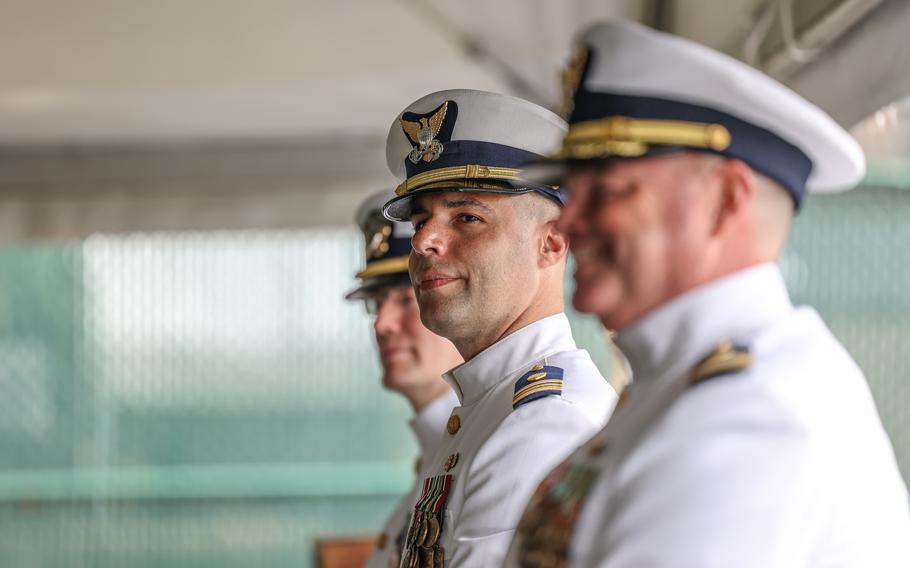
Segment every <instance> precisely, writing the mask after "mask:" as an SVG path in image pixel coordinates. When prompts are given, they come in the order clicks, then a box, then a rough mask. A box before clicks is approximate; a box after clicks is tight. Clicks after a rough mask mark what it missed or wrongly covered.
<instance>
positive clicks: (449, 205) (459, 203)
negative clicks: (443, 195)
mask: <svg viewBox="0 0 910 568" xmlns="http://www.w3.org/2000/svg"><path fill="white" fill-rule="evenodd" d="M444 205H445V208H446V209H456V208H458V207H467V206H471V207H479V208H481V209H483V210H484V211H492V209H490V207H489V206H488V205H487V204H485V203H483V202H482V201H478V200H476V199H472V198H470V197H465V198H462V199H447V200H446V201H445V204H444Z"/></svg>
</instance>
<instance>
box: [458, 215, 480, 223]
mask: <svg viewBox="0 0 910 568" xmlns="http://www.w3.org/2000/svg"><path fill="white" fill-rule="evenodd" d="M458 220H459V221H461V222H462V223H477V222H478V221H480V217H475V216H474V215H468V214H467V213H462V214H461V215H459V216H458Z"/></svg>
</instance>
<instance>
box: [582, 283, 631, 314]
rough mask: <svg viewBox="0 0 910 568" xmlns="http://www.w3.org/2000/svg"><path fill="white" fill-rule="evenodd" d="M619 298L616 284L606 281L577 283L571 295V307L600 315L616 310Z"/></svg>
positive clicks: (585, 312)
mask: <svg viewBox="0 0 910 568" xmlns="http://www.w3.org/2000/svg"><path fill="white" fill-rule="evenodd" d="M619 300H620V294H619V291H618V290H617V288H616V286H611V285H609V284H608V283H606V282H599V283H587V284H578V285H577V286H576V288H575V293H574V294H573V295H572V307H574V308H575V309H576V310H577V311H579V312H581V313H584V314H593V315H595V316H598V317H602V316H607V315H609V314H610V313H612V312H614V311H616V309H617V307H619V303H620V301H619Z"/></svg>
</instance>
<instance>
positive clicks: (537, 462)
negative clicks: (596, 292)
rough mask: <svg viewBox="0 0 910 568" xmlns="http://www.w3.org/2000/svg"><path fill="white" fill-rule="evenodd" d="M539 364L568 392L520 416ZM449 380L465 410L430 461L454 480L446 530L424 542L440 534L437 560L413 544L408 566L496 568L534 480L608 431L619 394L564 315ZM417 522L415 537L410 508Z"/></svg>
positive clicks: (531, 328) (527, 330) (459, 410)
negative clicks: (416, 551) (416, 552)
mask: <svg viewBox="0 0 910 568" xmlns="http://www.w3.org/2000/svg"><path fill="white" fill-rule="evenodd" d="M542 367H543V368H544V369H549V370H550V371H544V372H551V375H552V370H553V369H561V370H562V373H561V375H562V383H563V384H562V392H561V394H559V393H557V394H555V395H549V396H544V397H542V398H537V399H536V400H533V401H530V402H527V403H525V404H517V405H516V408H514V409H513V400H514V398H517V397H519V396H520V395H518V394H517V393H516V392H515V387H516V383H520V382H521V381H522V378H524V379H527V378H528V377H529V375H528V373H529V372H533V370H534V369H537V370H539V369H541V368H542ZM556 373H557V374H559V372H558V371H557V372H556ZM541 374H543V373H541ZM444 377H445V379H446V380H447V381H448V382H449V383H450V384H451V385H452V388H453V389H454V390H455V392H456V393H457V395H458V398H459V400H460V401H461V406H459V407H456V408H455V409H454V410H453V412H452V417H451V418H450V419H449V422H448V424H447V433H446V435H445V436H444V439H443V441H442V443H441V444H440V446H439V447H438V448H437V451H436V452H435V455H434V456H433V457H432V458H431V460H430V461H429V463H428V472H429V473H428V474H427V476H428V478H430V479H431V480H432V479H433V478H435V479H436V480H439V479H441V478H443V477H444V476H451V478H450V485H449V486H448V490H447V493H446V495H445V497H444V501H445V503H444V505H445V508H444V510H443V512H442V514H441V517H442V518H443V521H442V523H441V533H440V534H437V535H433V533H432V531H430V536H429V537H427V539H428V540H427V539H425V540H424V542H425V543H427V542H429V544H433V536H436V537H437V540H436V543H437V545H438V546H437V548H436V551H437V553H436V557H435V558H432V557H429V558H428V557H425V556H424V555H423V554H422V553H421V555H420V557H419V558H418V559H417V560H413V559H412V558H409V557H408V551H407V547H406V550H405V552H404V553H403V555H402V556H403V557H402V566H414V565H416V566H421V565H434V566H441V565H442V561H443V560H442V558H440V555H442V556H444V563H445V566H447V567H449V568H454V567H472V568H473V567H478V566H499V565H500V564H501V563H502V561H503V559H504V557H505V554H506V550H507V548H508V546H509V542H510V541H511V538H512V533H513V532H514V528H515V525H516V523H517V522H518V518H519V516H520V515H521V512H522V511H523V510H524V508H525V505H526V503H527V501H528V498H529V497H530V496H531V492H532V491H533V490H534V488H535V487H536V486H537V483H538V482H539V481H540V479H541V478H542V477H543V476H544V475H545V474H546V473H547V472H548V471H549V470H550V469H551V468H552V467H553V466H555V465H556V464H557V463H559V462H560V461H562V460H563V459H565V458H566V456H568V455H569V453H570V452H571V451H572V450H573V449H574V448H576V447H578V445H579V444H581V443H583V442H584V441H585V440H587V439H589V438H590V437H591V436H592V435H594V434H595V433H596V432H597V431H599V430H600V429H601V428H602V427H603V425H604V424H605V423H606V420H607V418H608V417H609V414H610V412H611V410H612V408H613V406H614V404H615V402H616V398H617V396H616V393H615V391H614V390H613V389H612V387H610V385H609V384H608V383H607V382H606V380H605V379H604V378H603V376H602V375H601V374H600V372H599V371H598V370H597V368H596V366H595V365H594V363H593V362H592V361H591V357H590V355H589V354H588V353H587V351H584V350H581V349H578V348H577V347H576V345H575V341H574V340H573V339H572V333H571V329H570V327H569V321H568V319H567V318H566V316H565V314H561V313H560V314H557V315H553V316H550V317H547V318H544V319H541V320H539V321H536V322H534V323H532V324H530V325H528V326H526V327H524V328H522V329H520V330H518V331H516V332H514V333H512V334H511V335H509V336H507V337H505V338H503V339H502V340H500V341H498V342H497V343H495V344H493V345H491V346H490V347H488V348H487V349H485V350H484V351H482V352H481V353H479V354H478V355H477V356H475V357H474V358H473V359H471V360H470V361H467V362H466V363H464V364H462V365H460V366H458V367H456V368H455V369H453V370H452V371H450V372H449V373H446V375H444ZM532 380H535V379H534V378H533V377H532ZM540 380H541V381H544V380H547V378H545V377H544V378H541V379H540ZM428 484H429V483H428ZM411 515H412V522H411V529H412V530H414V529H416V528H417V527H416V526H415V523H414V520H413V519H414V514H413V509H412V512H411ZM412 557H413V555H412Z"/></svg>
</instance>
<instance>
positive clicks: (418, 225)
mask: <svg viewBox="0 0 910 568" xmlns="http://www.w3.org/2000/svg"><path fill="white" fill-rule="evenodd" d="M425 223H426V220H425V219H417V220H413V221H411V226H412V227H414V230H415V231H417V230H419V229H420V228H421V227H423V226H424V224H425Z"/></svg>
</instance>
